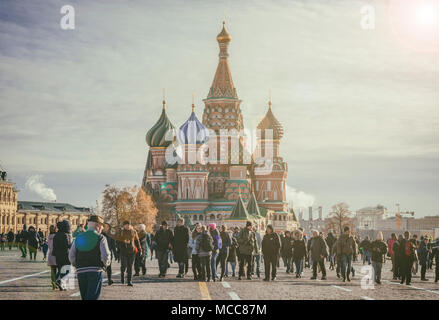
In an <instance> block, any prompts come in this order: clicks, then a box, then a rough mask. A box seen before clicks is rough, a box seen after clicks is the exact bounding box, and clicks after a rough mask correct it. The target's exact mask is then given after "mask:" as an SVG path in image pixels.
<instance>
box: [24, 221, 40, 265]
mask: <svg viewBox="0 0 439 320" xmlns="http://www.w3.org/2000/svg"><path fill="white" fill-rule="evenodd" d="M40 242H41V240H40V236H39V235H38V233H37V231H36V230H35V228H34V227H33V226H30V227H29V231H28V237H27V247H28V249H29V258H30V260H32V256H33V258H34V261H36V260H37V251H38V248H39V246H40Z"/></svg>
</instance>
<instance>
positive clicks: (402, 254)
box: [399, 239, 418, 261]
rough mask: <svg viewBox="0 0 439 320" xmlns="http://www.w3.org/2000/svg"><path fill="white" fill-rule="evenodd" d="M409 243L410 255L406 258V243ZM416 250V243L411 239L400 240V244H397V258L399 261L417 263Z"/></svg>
mask: <svg viewBox="0 0 439 320" xmlns="http://www.w3.org/2000/svg"><path fill="white" fill-rule="evenodd" d="M407 242H409V244H410V248H411V252H412V254H411V255H410V256H407V255H406V254H405V249H406V243H407ZM417 248H418V246H417V244H416V242H415V241H414V240H413V239H408V240H406V239H402V240H401V242H400V244H399V258H400V259H403V260H404V259H409V260H411V261H417V259H418V255H417V252H416V249H417Z"/></svg>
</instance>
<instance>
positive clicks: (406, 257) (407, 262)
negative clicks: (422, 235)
mask: <svg viewBox="0 0 439 320" xmlns="http://www.w3.org/2000/svg"><path fill="white" fill-rule="evenodd" d="M399 250H400V258H401V284H404V282H405V284H406V285H407V286H409V285H411V281H412V268H413V263H414V261H415V260H417V255H416V250H417V244H416V242H415V241H414V239H413V238H412V239H410V232H408V231H406V232H404V239H402V240H401V244H400V248H399Z"/></svg>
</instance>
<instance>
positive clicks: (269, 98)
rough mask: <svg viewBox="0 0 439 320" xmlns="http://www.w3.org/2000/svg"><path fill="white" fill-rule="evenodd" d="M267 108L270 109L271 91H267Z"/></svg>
mask: <svg viewBox="0 0 439 320" xmlns="http://www.w3.org/2000/svg"><path fill="white" fill-rule="evenodd" d="M268 107H269V108H271V89H268Z"/></svg>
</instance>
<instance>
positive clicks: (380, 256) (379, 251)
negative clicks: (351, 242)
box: [369, 240, 387, 263]
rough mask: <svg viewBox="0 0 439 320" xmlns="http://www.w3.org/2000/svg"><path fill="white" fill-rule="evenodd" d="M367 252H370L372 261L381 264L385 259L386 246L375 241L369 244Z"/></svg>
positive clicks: (379, 241) (381, 242)
mask: <svg viewBox="0 0 439 320" xmlns="http://www.w3.org/2000/svg"><path fill="white" fill-rule="evenodd" d="M369 251H370V252H371V258H372V261H374V262H379V263H383V262H384V259H386V253H387V244H386V243H385V242H384V241H381V240H375V241H374V242H372V243H371V244H370V246H369Z"/></svg>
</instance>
